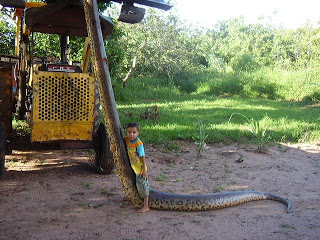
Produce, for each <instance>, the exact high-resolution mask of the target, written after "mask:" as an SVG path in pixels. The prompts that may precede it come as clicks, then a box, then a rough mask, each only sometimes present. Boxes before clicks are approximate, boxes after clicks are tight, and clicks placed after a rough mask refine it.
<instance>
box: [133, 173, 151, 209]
mask: <svg viewBox="0 0 320 240" xmlns="http://www.w3.org/2000/svg"><path fill="white" fill-rule="evenodd" d="M136 184H137V189H138V192H139V195H140V197H141V198H143V207H142V208H141V209H139V210H138V212H146V211H149V191H150V187H149V183H148V180H147V179H144V178H143V177H142V176H139V175H136Z"/></svg>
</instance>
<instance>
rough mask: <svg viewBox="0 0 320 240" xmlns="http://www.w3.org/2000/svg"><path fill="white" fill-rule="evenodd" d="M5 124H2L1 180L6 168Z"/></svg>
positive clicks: (0, 132) (0, 146) (0, 138)
mask: <svg viewBox="0 0 320 240" xmlns="http://www.w3.org/2000/svg"><path fill="white" fill-rule="evenodd" d="M5 129H6V127H5V124H4V123H3V122H0V179H1V178H2V177H3V174H4V168H5V151H6V137H5Z"/></svg>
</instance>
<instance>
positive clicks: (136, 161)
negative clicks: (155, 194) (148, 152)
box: [110, 122, 150, 213]
mask: <svg viewBox="0 0 320 240" xmlns="http://www.w3.org/2000/svg"><path fill="white" fill-rule="evenodd" d="M126 133H127V136H126V137H125V138H124V140H125V142H126V145H127V149H128V155H129V159H130V164H131V167H132V169H133V171H134V172H135V174H136V186H137V189H138V193H139V196H140V197H141V198H142V199H143V203H144V204H143V207H142V208H141V209H139V210H138V212H140V213H142V212H147V211H149V190H150V187H149V183H148V179H147V165H146V158H145V152H144V147H143V143H142V141H141V140H140V138H139V137H138V136H139V125H138V124H137V123H135V122H131V123H128V125H127V128H126ZM110 150H111V152H114V151H115V149H114V146H110Z"/></svg>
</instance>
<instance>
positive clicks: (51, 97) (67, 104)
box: [37, 73, 93, 121]
mask: <svg viewBox="0 0 320 240" xmlns="http://www.w3.org/2000/svg"><path fill="white" fill-rule="evenodd" d="M68 75H69V76H68ZM78 75H79V74H78ZM90 80H92V78H90V76H86V77H84V76H80V75H79V76H73V77H70V74H64V73H62V74H59V73H55V74H54V75H51V76H50V75H42V76H41V75H40V76H39V78H38V81H37V85H38V99H37V102H38V119H39V120H40V121H89V116H90V114H92V112H93V109H92V108H91V105H92V103H90Z"/></svg>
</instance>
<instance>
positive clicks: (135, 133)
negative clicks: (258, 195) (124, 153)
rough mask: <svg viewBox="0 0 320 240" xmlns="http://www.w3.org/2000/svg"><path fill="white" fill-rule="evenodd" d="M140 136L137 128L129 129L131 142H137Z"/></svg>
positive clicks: (128, 133)
mask: <svg viewBox="0 0 320 240" xmlns="http://www.w3.org/2000/svg"><path fill="white" fill-rule="evenodd" d="M138 136H139V131H138V129H137V128H136V127H128V128H127V137H128V138H129V140H130V141H135V140H136V139H137V137H138Z"/></svg>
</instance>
